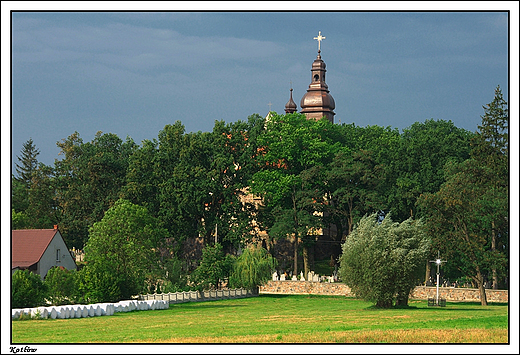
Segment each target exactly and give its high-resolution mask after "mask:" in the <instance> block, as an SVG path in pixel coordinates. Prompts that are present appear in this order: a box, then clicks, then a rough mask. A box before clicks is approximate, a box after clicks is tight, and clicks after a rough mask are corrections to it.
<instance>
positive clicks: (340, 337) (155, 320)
mask: <svg viewBox="0 0 520 355" xmlns="http://www.w3.org/2000/svg"><path fill="white" fill-rule="evenodd" d="M409 306H410V307H409V308H406V309H387V310H382V309H376V308H374V307H372V305H371V304H370V303H368V302H364V301H361V300H356V299H351V298H345V297H339V296H305V295H287V296H285V295H260V296H259V297H254V298H245V299H237V300H223V301H212V302H198V303H197V302H192V303H183V304H175V305H170V308H169V309H168V310H155V311H140V312H139V311H135V312H129V313H116V314H115V315H113V316H105V317H93V318H76V319H46V320H20V321H12V323H11V324H12V342H13V343H133V342H137V343H507V342H508V329H507V327H508V307H507V304H492V305H489V306H487V307H483V306H480V304H477V303H447V306H446V307H442V308H437V307H428V306H427V303H426V301H410V304H409Z"/></svg>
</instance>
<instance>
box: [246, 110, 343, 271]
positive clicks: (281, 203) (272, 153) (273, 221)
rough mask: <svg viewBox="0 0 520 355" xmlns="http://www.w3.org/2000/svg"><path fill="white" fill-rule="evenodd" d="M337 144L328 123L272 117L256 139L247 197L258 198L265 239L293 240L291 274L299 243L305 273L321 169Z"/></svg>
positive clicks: (317, 222) (318, 209)
mask: <svg viewBox="0 0 520 355" xmlns="http://www.w3.org/2000/svg"><path fill="white" fill-rule="evenodd" d="M336 139H337V131H336V128H335V126H334V125H332V124H331V123H330V122H329V121H328V120H326V119H322V120H318V121H316V120H307V119H306V117H305V115H302V114H287V115H283V116H280V115H277V114H273V115H272V116H271V117H270V119H269V121H268V122H266V130H265V132H264V133H263V134H262V135H260V136H259V137H258V141H259V154H258V155H257V162H258V164H259V166H260V167H261V170H260V171H258V172H257V173H255V174H254V175H253V178H252V182H251V191H252V192H253V193H255V194H258V195H260V196H262V197H263V207H262V208H261V209H260V211H259V215H258V220H259V221H260V223H261V224H262V225H263V227H264V228H266V229H267V230H268V233H269V235H270V236H273V237H275V238H276V237H277V238H292V239H293V243H294V270H293V272H294V273H295V274H296V273H297V272H298V249H299V244H300V241H301V242H302V247H303V261H304V269H305V272H308V271H309V252H308V249H309V246H311V245H312V244H313V242H314V241H315V238H316V235H317V234H318V233H317V232H318V229H319V228H320V227H322V225H323V224H322V218H321V216H320V213H322V212H323V204H324V196H325V189H324V185H325V180H324V167H325V166H326V165H327V164H328V163H330V161H331V160H332V159H333V157H334V153H335V152H336V151H337V150H338V149H339V146H340V145H339V143H338V142H337V141H336Z"/></svg>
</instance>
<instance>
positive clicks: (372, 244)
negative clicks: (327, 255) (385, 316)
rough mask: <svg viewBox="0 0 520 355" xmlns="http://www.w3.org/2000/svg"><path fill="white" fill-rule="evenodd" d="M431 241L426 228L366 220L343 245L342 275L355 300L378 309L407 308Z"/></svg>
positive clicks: (375, 217)
mask: <svg viewBox="0 0 520 355" xmlns="http://www.w3.org/2000/svg"><path fill="white" fill-rule="evenodd" d="M429 244H430V241H429V239H428V238H427V236H426V234H425V232H424V230H423V224H422V222H421V221H420V220H419V221H414V220H412V219H411V218H410V219H407V220H406V221H404V222H402V223H397V222H393V221H392V219H391V217H390V216H388V215H387V216H386V217H385V218H384V219H383V221H381V222H380V221H379V217H378V215H377V214H372V215H370V216H365V217H363V218H362V219H361V220H360V221H359V223H358V224H357V225H356V227H355V228H354V230H353V231H352V233H351V234H350V235H349V236H348V238H347V240H346V241H345V243H344V244H343V247H342V248H343V254H342V255H341V257H340V268H339V273H340V276H341V278H342V279H343V281H344V282H345V284H347V285H348V286H349V287H350V288H351V289H352V291H353V292H354V293H355V294H356V296H358V297H361V298H363V299H365V300H368V301H372V302H374V303H375V304H376V306H377V307H381V308H389V307H392V305H393V303H394V301H395V305H396V306H405V305H407V303H408V297H409V294H410V292H411V291H412V290H413V288H414V287H415V286H416V284H417V281H418V280H419V277H420V275H421V273H422V270H421V266H423V265H424V262H425V260H426V258H427V255H428V250H429Z"/></svg>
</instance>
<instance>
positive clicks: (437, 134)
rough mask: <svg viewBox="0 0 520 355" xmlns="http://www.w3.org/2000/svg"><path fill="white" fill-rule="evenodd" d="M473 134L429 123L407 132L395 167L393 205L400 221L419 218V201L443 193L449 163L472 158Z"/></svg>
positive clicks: (446, 124)
mask: <svg viewBox="0 0 520 355" xmlns="http://www.w3.org/2000/svg"><path fill="white" fill-rule="evenodd" d="M473 136H474V134H473V133H471V132H469V131H467V130H464V129H462V128H457V127H456V126H455V125H454V124H453V122H452V121H445V120H433V119H430V120H426V121H425V122H423V123H421V122H416V123H414V124H413V125H411V126H410V127H408V128H406V129H405V130H404V131H403V133H402V135H401V139H400V146H399V148H398V153H397V154H396V156H395V160H394V161H393V163H392V167H393V171H394V178H395V183H394V184H393V186H392V187H391V188H390V189H389V190H390V194H389V202H390V205H391V211H392V215H393V216H394V218H395V219H396V220H405V219H407V218H409V217H421V216H420V215H417V207H416V202H417V198H418V197H419V196H420V195H421V194H423V193H434V192H436V191H438V190H439V188H440V186H441V185H442V183H443V182H444V181H445V179H444V165H445V164H446V163H447V162H448V161H454V162H459V163H460V162H463V161H464V160H466V159H468V158H469V156H470V151H471V146H470V141H471V138H472V137H473Z"/></svg>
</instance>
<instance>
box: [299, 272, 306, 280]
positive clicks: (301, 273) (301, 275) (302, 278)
mask: <svg viewBox="0 0 520 355" xmlns="http://www.w3.org/2000/svg"><path fill="white" fill-rule="evenodd" d="M300 281H305V277H303V271H300Z"/></svg>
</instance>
